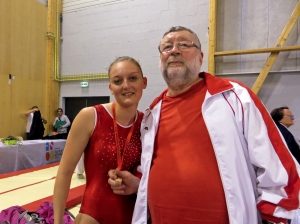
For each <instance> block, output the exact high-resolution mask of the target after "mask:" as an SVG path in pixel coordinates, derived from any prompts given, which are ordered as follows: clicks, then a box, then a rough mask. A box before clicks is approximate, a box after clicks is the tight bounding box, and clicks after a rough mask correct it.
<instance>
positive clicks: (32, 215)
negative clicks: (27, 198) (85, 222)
mask: <svg viewBox="0 0 300 224" xmlns="http://www.w3.org/2000/svg"><path fill="white" fill-rule="evenodd" d="M71 217H72V218H74V216H73V215H72V214H71V213H70V212H69V211H68V210H66V211H65V213H64V216H63V222H64V224H73V223H74V221H73V220H72V218H71ZM0 224H54V214H53V204H52V202H49V201H46V202H44V203H42V204H41V205H40V206H39V208H38V209H37V210H36V211H35V212H29V211H26V210H25V209H24V208H22V207H20V206H12V207H9V208H7V209H4V210H2V211H1V213H0Z"/></svg>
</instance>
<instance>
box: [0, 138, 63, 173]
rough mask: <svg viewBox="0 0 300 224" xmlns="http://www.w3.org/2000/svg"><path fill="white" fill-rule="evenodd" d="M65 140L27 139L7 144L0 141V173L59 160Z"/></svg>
mask: <svg viewBox="0 0 300 224" xmlns="http://www.w3.org/2000/svg"><path fill="white" fill-rule="evenodd" d="M65 144H66V140H28V141H22V142H19V144H17V145H11V146H7V145H4V144H3V143H2V142H0V174H2V173H8V172H13V171H17V170H23V169H27V168H32V167H37V166H42V165H46V164H50V163H54V162H59V161H60V158H61V155H62V153H63V150H64V147H65Z"/></svg>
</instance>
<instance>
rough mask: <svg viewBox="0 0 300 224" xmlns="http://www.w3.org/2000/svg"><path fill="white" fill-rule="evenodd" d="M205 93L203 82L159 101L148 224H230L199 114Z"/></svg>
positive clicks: (213, 159) (208, 140)
mask: <svg viewBox="0 0 300 224" xmlns="http://www.w3.org/2000/svg"><path fill="white" fill-rule="evenodd" d="M199 90H200V91H199ZM206 90H207V87H206V85H205V81H204V80H202V81H200V82H198V83H197V84H196V85H194V86H193V87H191V88H190V89H189V90H188V91H186V92H184V93H183V94H180V95H178V96H176V97H167V96H165V97H164V98H163V104H162V109H161V117H160V125H159V129H158V132H157V136H156V141H155V147H154V154H153V162H152V167H151V170H150V176H149V185H148V187H149V188H148V203H149V208H150V214H151V219H152V223H153V224H160V223H170V224H171V223H172V224H173V223H184V224H191V223H202V224H206V223H207V224H208V223H221V224H228V223H229V220H228V213H227V208H226V202H225V195H224V191H223V186H222V183H221V178H220V174H219V170H218V166H217V162H216V157H215V154H214V150H213V147H212V143H211V140H210V137H209V134H208V131H207V128H206V126H205V123H204V120H203V116H202V112H201V107H202V102H203V100H204V97H205V92H206ZM220 125H221V124H220ZM162 173H163V175H162Z"/></svg>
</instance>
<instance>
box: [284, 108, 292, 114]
mask: <svg viewBox="0 0 300 224" xmlns="http://www.w3.org/2000/svg"><path fill="white" fill-rule="evenodd" d="M283 113H284V114H291V113H292V111H290V110H289V109H284V110H283Z"/></svg>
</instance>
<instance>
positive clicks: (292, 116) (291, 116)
mask: <svg viewBox="0 0 300 224" xmlns="http://www.w3.org/2000/svg"><path fill="white" fill-rule="evenodd" d="M284 117H289V118H291V119H294V118H295V116H294V115H293V114H292V115H284Z"/></svg>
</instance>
